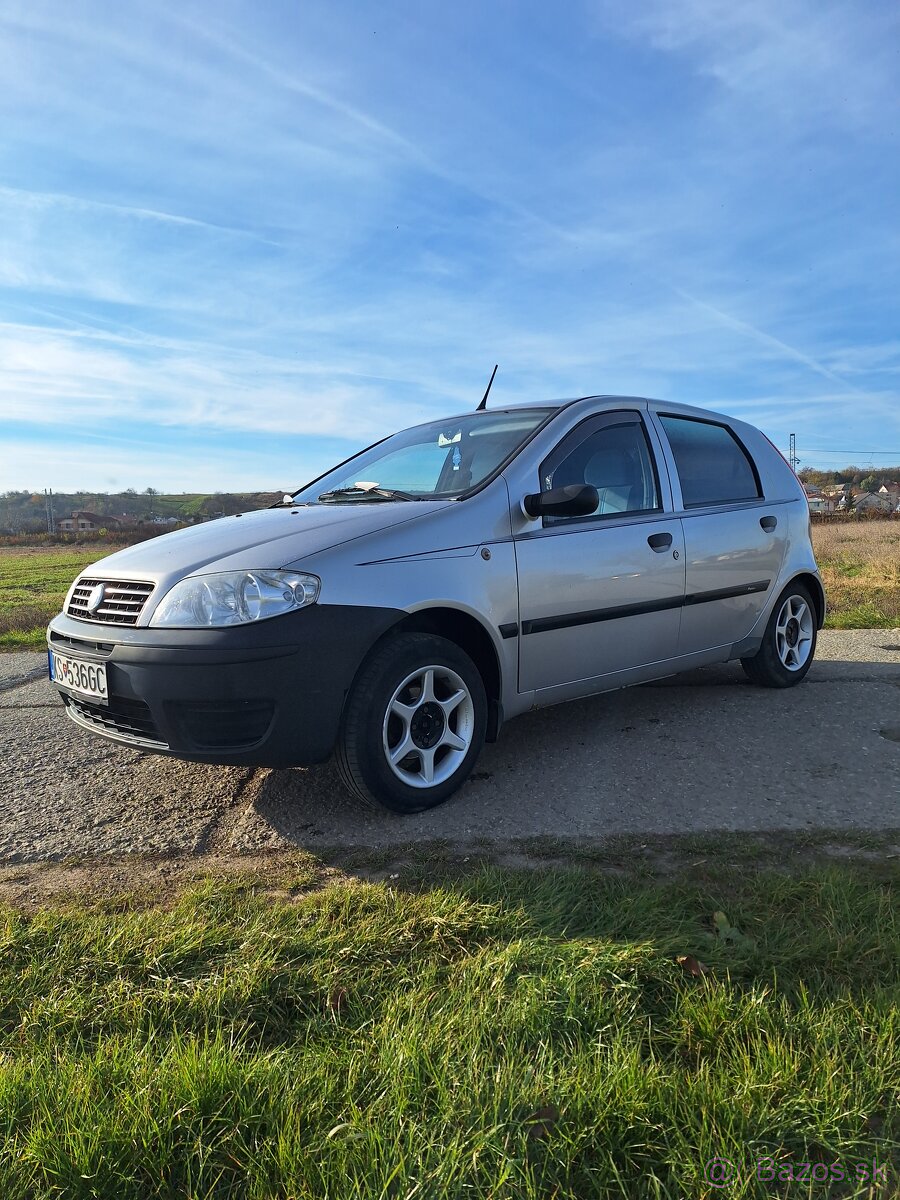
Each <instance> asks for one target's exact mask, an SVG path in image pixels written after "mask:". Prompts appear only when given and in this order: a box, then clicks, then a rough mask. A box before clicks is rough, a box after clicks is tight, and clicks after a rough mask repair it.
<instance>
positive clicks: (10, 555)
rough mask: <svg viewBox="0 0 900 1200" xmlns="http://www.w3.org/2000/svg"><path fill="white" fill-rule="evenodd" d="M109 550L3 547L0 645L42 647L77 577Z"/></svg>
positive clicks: (0, 575)
mask: <svg viewBox="0 0 900 1200" xmlns="http://www.w3.org/2000/svg"><path fill="white" fill-rule="evenodd" d="M110 552H111V551H110V550H105V549H102V548H98V547H96V546H90V547H78V548H77V549H75V548H73V549H71V550H69V549H53V550H44V549H33V550H32V549H24V548H22V549H20V548H12V549H11V548H9V547H7V548H5V549H0V648H6V649H22V648H28V647H32V646H33V647H36V648H40V647H41V646H43V644H44V630H45V629H46V626H47V622H48V621H49V620H50V618H51V617H52V616H54V615H55V614H56V613H58V612H59V611H60V609H61V608H62V605H63V601H64V600H65V598H66V592H67V591H68V590H69V585H70V584H71V583H72V580H73V579H74V578H75V576H76V575H77V574H78V573H79V571H82V570H83V569H84V568H85V567H86V566H88V565H89V564H90V563H92V562H96V560H97V559H98V558H102V557H103V556H104V554H108V553H110Z"/></svg>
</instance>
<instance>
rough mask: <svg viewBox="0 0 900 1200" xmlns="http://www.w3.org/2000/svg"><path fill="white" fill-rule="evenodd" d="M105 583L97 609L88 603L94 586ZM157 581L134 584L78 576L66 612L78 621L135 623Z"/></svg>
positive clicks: (115, 623)
mask: <svg viewBox="0 0 900 1200" xmlns="http://www.w3.org/2000/svg"><path fill="white" fill-rule="evenodd" d="M100 584H102V585H103V600H102V602H101V604H100V606H99V608H97V609H96V610H95V611H94V612H90V611H88V602H89V600H90V597H91V593H92V592H93V590H94V588H96V587H99V586H100ZM154 587H155V584H152V583H132V582H130V581H124V582H123V581H116V580H112V579H79V580H78V583H76V585H75V588H74V590H73V592H72V599H71V600H70V601H69V607H68V608H67V609H66V612H67V613H68V615H69V616H70V617H76V618H77V619H78V620H79V621H98V622H105V623H106V624H109V625H136V624H137V619H138V617H139V616H140V615H141V612H142V610H143V608H144V605H145V604H146V603H147V597H148V596H149V595H150V593H151V592H152V591H153V588H154Z"/></svg>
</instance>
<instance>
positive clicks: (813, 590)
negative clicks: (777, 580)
mask: <svg viewBox="0 0 900 1200" xmlns="http://www.w3.org/2000/svg"><path fill="white" fill-rule="evenodd" d="M792 583H802V584H803V585H804V587H806V588H807V589H808V591H809V594H810V595H811V596H812V600H813V604H814V605H815V608H816V629H821V628H822V626H823V625H824V624H825V611H826V602H825V588H824V587H823V586H822V580H821V579H820V578H819V577H818V575H816V574H814V573H813V572H812V571H801V572H800V573H799V574H798V575H792V576H791V578H790V579H789V580H788V581H787V583H786V584H785V585H784V586H785V587H790V585H791V584H792ZM782 591H784V588H782Z"/></svg>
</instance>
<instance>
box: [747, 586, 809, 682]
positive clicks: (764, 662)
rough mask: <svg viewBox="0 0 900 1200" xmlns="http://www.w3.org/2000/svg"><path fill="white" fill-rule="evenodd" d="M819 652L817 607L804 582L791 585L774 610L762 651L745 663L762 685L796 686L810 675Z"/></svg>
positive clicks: (754, 678) (750, 672)
mask: <svg viewBox="0 0 900 1200" xmlns="http://www.w3.org/2000/svg"><path fill="white" fill-rule="evenodd" d="M815 652H816V610H815V605H814V604H813V600H812V596H810V594H809V592H808V591H807V589H806V588H805V587H804V586H803V584H800V583H796V584H789V585H788V587H786V588H785V590H784V591H783V592H782V593H781V595H780V596H779V597H778V600H777V601H776V604H775V607H774V608H773V610H772V615H771V617H770V618H769V623H768V625H767V626H766V632H765V634H764V635H763V642H762V646H761V647H760V649H759V653H758V654H755V655H754V656H753V658H742V659H741V666H742V667H743V668H744V671H745V672H746V673H747V676H748V678H749V679H751V680H752V682H753V683H757V684H759V685H760V686H761V687H778V688H784V687H793V686H794V684H797V683H799V682H800V680H801V679H803V678H804V677H805V676H806V673H807V671H808V670H809V668H810V667H811V666H812V661H813V656H814V654H815Z"/></svg>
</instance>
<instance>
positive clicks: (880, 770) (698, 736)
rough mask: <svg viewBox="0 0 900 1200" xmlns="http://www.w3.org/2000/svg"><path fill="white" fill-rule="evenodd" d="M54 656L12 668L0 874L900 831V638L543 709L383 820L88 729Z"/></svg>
mask: <svg viewBox="0 0 900 1200" xmlns="http://www.w3.org/2000/svg"><path fill="white" fill-rule="evenodd" d="M44 670H45V659H44V656H43V655H40V654H33V653H27V654H24V653H23V654H7V655H2V656H0V864H4V863H5V864H11V863H29V862H30V863H35V862H40V861H42V860H47V859H57V860H58V859H63V858H68V857H72V856H75V857H82V856H85V855H96V854H100V855H122V854H125V853H130V852H138V853H156V854H158V853H164V854H180V855H201V854H203V853H205V852H216V853H218V854H223V853H225V854H228V853H252V852H259V851H268V850H283V849H285V848H289V847H304V848H306V849H310V850H313V851H316V850H317V849H324V848H328V847H347V846H360V847H369V848H373V847H374V848H379V847H384V848H392V847H400V846H403V845H406V844H408V843H410V842H416V841H420V840H421V841H426V840H427V841H431V840H432V839H446V840H447V841H449V842H451V843H456V844H467V843H473V842H476V841H478V840H480V839H486V840H490V841H492V842H500V843H502V842H504V841H509V842H512V841H514V840H518V839H522V838H529V837H541V836H547V835H549V836H552V837H557V838H577V839H589V840H597V839H602V838H603V837H605V836H608V835H610V834H648V835H651V834H676V833H689V832H713V831H742V830H747V831H750V830H752V831H773V830H774V831H777V830H785V831H788V830H790V831H803V830H814V829H851V828H852V829H857V830H872V831H882V830H895V829H897V828H898V827H900V630H854V631H849V632H831V631H826V632H824V633H822V634H821V636H820V642H819V653H818V657H817V660H816V662H815V664H814V666H813V668H812V670H811V672H810V674H809V676H808V678H807V680H806V682H805V683H804V684H803V685H801V686H800V687H799V688H796V689H791V690H789V691H787V692H779V691H769V690H765V689H760V688H755V687H752V686H751V685H749V684H748V683H746V682H745V680H744V676H743V672H742V671H741V669H740V667H739V666H738V665H737V664H729V665H727V666H722V667H713V668H707V669H705V670H703V671H697V672H694V673H692V674H690V675H683V676H679V677H677V678H675V679H671V680H666V681H663V682H662V683H659V684H653V685H645V686H643V687H639V688H631V689H629V690H627V691H624V692H616V693H611V694H608V695H606V696H601V697H597V698H594V699H591V700H583V701H579V702H576V703H573V704H568V705H563V706H561V707H559V708H556V709H551V710H547V711H544V712H541V713H530V714H528V715H526V716H523V717H520V718H518V719H517V720H515V721H513V722H510V724H509V725H508V726H507V727H506V728H505V729H504V731H503V734H502V737H501V741H500V742H499V743H498V744H497V745H494V746H488V747H487V748H486V749H485V752H484V754H483V755H482V758H481V760H480V761H479V763H478V765H477V770H476V772H475V774H474V776H473V777H472V779H471V780H470V782H469V783H467V784H466V786H465V787H464V789H463V790H462V791H461V792H460V793H458V795H457V796H456V797H455V798H454V799H453V800H451V801H450V802H449V803H448V804H447V805H445V806H444V807H442V808H439V809H436V810H434V811H433V812H431V813H424V814H421V815H419V816H414V817H398V816H395V815H393V814H390V813H385V812H380V811H370V810H367V809H365V808H364V807H362V806H361V805H360V804H358V803H357V802H356V801H354V800H352V799H350V798H349V797H348V796H347V795H346V794H345V793H344V792H343V790H342V788H341V786H340V784H339V782H338V780H337V778H336V775H335V773H334V771H333V769H332V767H331V766H330V765H324V766H321V767H313V768H308V769H299V768H298V769H295V770H288V771H270V770H249V769H234V768H225V767H208V766H198V765H196V764H189V763H183V762H179V761H177V760H175V759H170V758H165V757H160V756H156V755H148V754H143V753H139V752H137V751H134V750H130V749H124V748H121V747H119V746H116V745H113V744H112V743H109V742H104V741H102V740H100V739H98V738H96V737H94V736H92V735H90V734H88V733H86V732H84V731H82V730H80V729H79V728H77V727H76V726H75V725H73V724H72V723H71V722H70V721H69V720H68V718H67V717H66V716H65V713H64V710H63V707H62V705H61V703H60V701H59V699H58V698H57V696H56V693H55V691H54V690H53V689H52V688H51V687H50V685H49V684H48V683H47V682H46V680H45V679H44Z"/></svg>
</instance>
